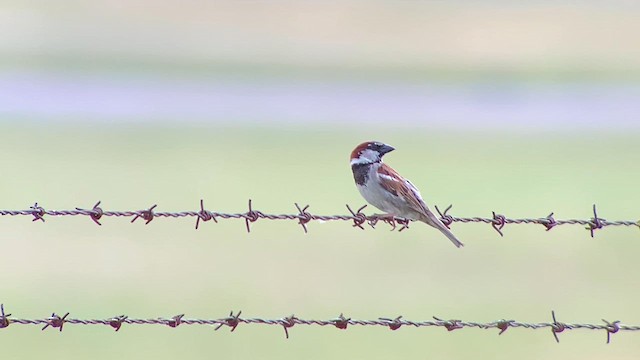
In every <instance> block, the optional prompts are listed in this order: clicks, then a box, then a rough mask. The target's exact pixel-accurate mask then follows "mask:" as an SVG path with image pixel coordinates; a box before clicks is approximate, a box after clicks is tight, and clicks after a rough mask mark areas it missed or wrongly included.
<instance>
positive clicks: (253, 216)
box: [244, 199, 263, 233]
mask: <svg viewBox="0 0 640 360" xmlns="http://www.w3.org/2000/svg"><path fill="white" fill-rule="evenodd" d="M262 216H263V214H262V213H261V212H260V211H254V210H253V208H252V207H251V199H249V211H247V212H246V213H245V214H244V221H245V223H246V225H247V232H248V233H250V232H251V226H250V225H249V222H256V221H258V219H260V217H262Z"/></svg>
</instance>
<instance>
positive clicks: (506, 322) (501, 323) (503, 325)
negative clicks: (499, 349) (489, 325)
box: [496, 319, 515, 335]
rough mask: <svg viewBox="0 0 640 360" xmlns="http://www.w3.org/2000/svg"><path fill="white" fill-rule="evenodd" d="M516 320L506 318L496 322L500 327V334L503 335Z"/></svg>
mask: <svg viewBox="0 0 640 360" xmlns="http://www.w3.org/2000/svg"><path fill="white" fill-rule="evenodd" d="M514 322H515V320H504V319H502V320H500V321H498V322H497V323H496V327H497V328H498V329H500V332H499V333H498V335H502V334H503V333H504V332H505V331H507V329H508V328H509V326H511V324H512V323H514Z"/></svg>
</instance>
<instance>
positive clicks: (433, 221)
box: [420, 210, 464, 247]
mask: <svg viewBox="0 0 640 360" xmlns="http://www.w3.org/2000/svg"><path fill="white" fill-rule="evenodd" d="M420 220H421V221H422V222H424V223H426V224H428V225H431V226H433V227H434V228H436V229H438V230H440V231H441V232H442V233H443V234H444V235H445V236H446V237H447V238H448V239H449V240H451V242H452V243H453V245H455V246H457V247H463V246H464V244H463V243H462V242H461V241H460V240H458V238H457V237H456V236H455V235H453V233H452V232H451V230H449V228H448V227H447V226H446V225H445V224H443V223H442V221H440V219H438V218H437V217H436V216H435V215H434V214H433V213H432V212H431V211H430V210H427V214H426V215H425V216H422V218H421V219H420Z"/></svg>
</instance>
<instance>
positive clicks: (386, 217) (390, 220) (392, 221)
mask: <svg viewBox="0 0 640 360" xmlns="http://www.w3.org/2000/svg"><path fill="white" fill-rule="evenodd" d="M380 220H382V221H384V222H386V223H387V224H389V225H391V231H393V230H395V229H396V228H397V227H398V224H400V225H402V227H401V228H400V229H399V230H398V231H402V230H404V229H408V228H409V222H410V220H409V219H405V218H399V217H396V216H395V215H393V214H373V216H372V219H371V220H369V225H371V227H374V226H375V225H376V224H377V223H378V221H380Z"/></svg>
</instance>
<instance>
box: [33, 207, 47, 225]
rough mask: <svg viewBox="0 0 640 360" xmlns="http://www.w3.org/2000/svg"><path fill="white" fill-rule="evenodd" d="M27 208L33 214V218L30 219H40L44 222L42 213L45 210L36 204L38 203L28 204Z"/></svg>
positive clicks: (43, 213) (44, 212)
mask: <svg viewBox="0 0 640 360" xmlns="http://www.w3.org/2000/svg"><path fill="white" fill-rule="evenodd" d="M29 208H30V209H31V215H33V220H31V221H38V220H41V221H42V222H44V215H45V214H46V213H47V212H46V210H45V209H44V208H43V207H41V206H38V203H35V204H34V205H33V206H30V207H29Z"/></svg>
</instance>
